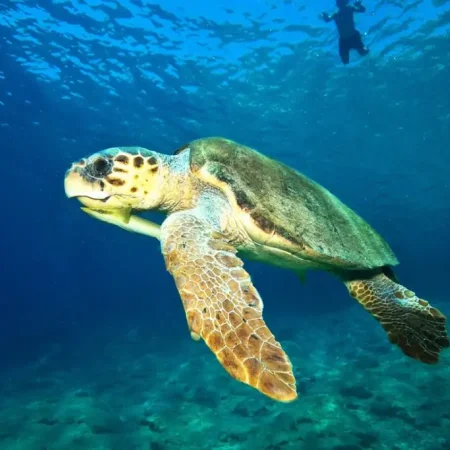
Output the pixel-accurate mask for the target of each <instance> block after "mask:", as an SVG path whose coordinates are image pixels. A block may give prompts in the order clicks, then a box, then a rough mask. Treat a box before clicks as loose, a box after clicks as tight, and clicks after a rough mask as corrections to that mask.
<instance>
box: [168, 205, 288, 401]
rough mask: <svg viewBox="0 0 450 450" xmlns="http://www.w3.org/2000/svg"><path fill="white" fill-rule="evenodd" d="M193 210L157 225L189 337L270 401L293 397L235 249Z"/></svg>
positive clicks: (279, 350) (258, 301)
mask: <svg viewBox="0 0 450 450" xmlns="http://www.w3.org/2000/svg"><path fill="white" fill-rule="evenodd" d="M202 214H203V213H199V211H194V210H191V211H184V212H178V213H174V214H172V215H171V216H169V217H168V218H167V219H166V220H165V222H163V224H162V226H161V244H162V251H163V254H164V259H165V262H166V267H167V269H168V270H169V272H170V273H171V274H172V275H173V277H174V279H175V283H176V286H177V288H178V291H179V293H180V296H181V299H182V301H183V306H184V309H185V312H186V317H187V321H188V326H189V328H190V331H191V336H192V337H193V338H194V339H196V340H198V339H200V338H202V339H203V340H204V341H205V342H206V344H207V345H208V347H209V348H210V349H211V350H212V351H213V352H214V354H215V355H216V357H217V359H218V360H219V361H220V363H221V364H222V366H223V367H224V368H225V369H226V370H227V372H228V373H229V374H230V375H231V376H232V377H233V378H235V379H237V380H239V381H242V382H244V383H246V384H248V385H250V386H252V387H254V388H256V389H258V390H259V391H261V392H262V393H264V394H265V395H267V396H269V397H271V398H273V399H274V400H278V401H282V402H289V401H292V400H294V399H295V398H296V397H297V393H296V388H295V378H294V375H293V373H292V366H291V363H290V361H289V358H288V357H287V355H286V354H285V352H284V351H283V349H282V348H281V345H280V344H279V343H278V342H277V341H276V340H275V337H274V336H273V334H272V333H271V331H270V330H269V328H268V327H267V325H266V324H265V322H264V320H263V318H262V309H263V304H262V300H261V297H260V296H259V294H258V292H257V290H256V289H255V287H254V286H253V284H252V282H251V280H250V276H249V275H248V273H247V272H246V271H245V270H244V269H243V268H242V265H243V263H242V261H241V260H240V259H239V258H238V257H237V256H236V249H235V248H234V247H232V246H230V245H229V244H227V243H226V242H225V241H224V240H223V235H221V234H220V233H218V232H215V231H214V230H213V228H212V227H211V225H210V224H209V223H208V221H207V220H206V218H205V217H204V216H203V215H202Z"/></svg>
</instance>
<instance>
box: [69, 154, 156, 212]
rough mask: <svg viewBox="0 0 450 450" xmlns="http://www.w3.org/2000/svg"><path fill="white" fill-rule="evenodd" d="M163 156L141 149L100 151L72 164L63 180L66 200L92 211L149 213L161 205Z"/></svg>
mask: <svg viewBox="0 0 450 450" xmlns="http://www.w3.org/2000/svg"><path fill="white" fill-rule="evenodd" d="M163 165H164V155H161V154H159V153H156V152H152V151H150V150H147V149H145V148H142V147H118V148H110V149H107V150H103V151H101V152H99V153H95V154H94V155H92V156H90V157H88V158H84V159H82V160H81V161H79V162H77V163H74V164H72V167H71V168H70V169H69V170H68V171H67V173H66V177H65V182H64V184H65V190H66V195H67V196H68V197H69V198H77V199H78V200H79V201H80V202H81V203H82V204H83V205H84V206H85V207H87V208H89V209H91V210H102V211H117V210H128V211H130V210H138V211H139V210H140V211H145V210H152V209H157V208H158V206H159V205H160V204H161V201H162V192H161V186H162V181H163V174H162V172H163V171H162V167H163Z"/></svg>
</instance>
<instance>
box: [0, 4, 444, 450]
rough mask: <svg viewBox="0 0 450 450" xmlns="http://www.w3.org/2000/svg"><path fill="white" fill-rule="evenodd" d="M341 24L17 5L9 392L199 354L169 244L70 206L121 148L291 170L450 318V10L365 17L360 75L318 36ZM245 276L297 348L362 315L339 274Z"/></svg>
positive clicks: (254, 15)
mask: <svg viewBox="0 0 450 450" xmlns="http://www.w3.org/2000/svg"><path fill="white" fill-rule="evenodd" d="M332 6H333V4H332V3H329V2H322V1H317V2H314V3H310V4H307V2H301V1H294V0H293V1H284V2H270V1H257V2H253V1H252V2H250V1H248V2H240V1H239V2H238V1H235V2H231V1H227V2H215V4H214V6H211V5H210V6H207V2H204V1H190V2H177V1H174V0H170V1H169V0H168V1H164V2H160V3H159V4H153V3H148V2H145V1H143V2H139V1H135V2H124V1H123V2H122V1H121V2H117V1H113V0H111V1H107V2H100V1H76V2H71V3H69V2H66V1H58V2H50V1H6V2H2V3H1V4H0V143H1V155H2V157H1V163H0V180H1V199H2V208H1V211H2V212H1V222H2V233H1V236H2V238H1V240H0V245H1V248H0V251H1V255H2V259H1V265H2V269H1V272H0V273H1V275H0V277H1V278H0V281H1V286H2V289H1V300H0V301H1V315H0V342H1V346H0V348H1V362H0V364H1V367H2V369H3V371H4V373H5V374H7V373H10V372H9V371H13V372H11V373H20V370H21V368H23V367H28V366H29V365H30V364H33V363H34V362H36V361H39V360H40V358H42V357H44V356H45V355H51V357H50V359H51V367H52V368H53V369H55V370H64V369H67V370H70V369H72V368H73V367H83V365H84V364H88V362H87V361H92V360H96V362H97V363H98V364H100V365H101V358H102V349H104V348H105V346H106V345H107V344H108V342H109V341H110V339H111V336H114V335H120V334H121V333H126V332H127V331H129V330H132V329H135V328H139V329H140V330H142V331H141V333H143V335H142V336H143V337H142V339H143V341H145V340H148V341H149V342H150V341H156V342H158V346H159V348H160V349H161V348H162V349H164V348H167V351H168V352H171V351H174V350H176V349H177V347H178V346H179V345H180V342H185V341H187V340H188V339H189V336H188V330H187V326H186V323H185V318H184V312H183V310H182V307H181V302H180V300H179V298H178V294H177V292H176V290H175V287H174V284H173V281H172V279H171V277H170V276H169V274H168V273H167V272H166V271H165V268H164V264H163V260H162V256H161V255H160V250H159V243H158V242H157V241H156V240H151V239H149V238H145V237H143V236H138V235H134V234H130V233H126V232H124V231H123V230H120V229H116V228H114V227H111V226H109V225H107V224H104V223H100V222H97V221H95V220H93V219H92V218H90V217H88V216H86V215H84V214H83V213H82V212H81V211H80V210H79V208H78V204H77V203H76V202H74V201H69V200H67V199H66V198H65V196H64V190H63V177H64V173H65V170H66V169H67V168H68V167H69V165H70V163H71V162H72V161H73V160H76V159H78V158H79V157H81V156H83V155H88V154H91V153H93V152H96V151H98V150H100V149H103V148H106V147H110V146H120V145H139V146H144V147H147V148H150V149H153V150H157V151H161V152H165V153H171V152H172V151H173V150H174V149H176V148H178V147H180V146H181V145H183V144H185V143H187V142H189V141H190V140H192V139H196V138H200V137H204V136H210V135H220V136H225V137H227V138H230V139H234V140H236V141H239V142H241V143H243V144H246V145H249V146H251V147H254V148H256V149H258V150H259V151H261V152H263V153H265V154H267V155H269V156H272V157H274V158H277V159H279V160H281V161H283V162H285V163H288V164H290V165H292V166H293V167H295V168H296V169H298V170H300V171H302V172H303V173H305V174H307V175H308V176H310V177H312V178H313V179H315V180H316V181H319V182H320V183H322V184H323V185H324V186H326V187H327V188H328V189H330V190H331V191H332V192H333V193H335V194H336V195H338V196H339V197H340V198H341V199H342V200H343V201H344V202H345V203H347V204H348V205H349V206H350V207H352V208H353V209H355V210H356V211H357V212H358V213H360V214H361V215H362V216H363V217H364V218H366V219H367V220H368V221H369V222H370V223H371V224H372V225H373V226H374V227H375V228H376V229H377V230H378V231H379V232H380V233H381V234H382V235H383V236H384V237H385V238H386V239H387V240H388V242H389V243H390V244H391V246H392V248H393V249H394V251H395V252H396V254H397V256H398V258H399V260H400V262H401V266H400V267H399V268H398V274H399V276H400V278H401V280H402V282H403V284H405V285H406V286H408V287H410V288H411V289H413V290H415V291H416V292H419V293H420V295H421V296H423V297H425V298H427V299H428V300H430V301H433V302H434V303H436V302H437V303H439V305H440V307H441V309H442V310H443V311H444V312H446V313H447V314H448V313H450V306H449V302H448V286H447V283H448V272H449V262H448V261H449V260H448V255H449V253H450V233H449V232H448V222H449V219H450V206H449V205H450V182H449V179H448V174H449V169H450V153H449V138H450V95H449V93H448V86H449V81H448V80H450V69H449V62H450V46H449V43H450V39H449V30H450V2H448V1H441V2H438V1H435V2H429V1H428V0H423V1H421V0H419V1H416V2H412V3H411V2H402V1H387V0H386V1H378V2H371V3H367V8H368V11H367V13H366V14H364V15H360V16H358V18H357V21H358V28H359V29H360V30H361V32H362V33H363V39H364V41H365V42H366V44H367V45H368V46H369V47H370V48H371V54H370V55H369V56H368V57H366V58H365V59H360V58H359V57H358V56H357V55H356V54H352V63H351V65H350V66H348V67H344V66H342V65H341V63H340V61H339V58H338V55H337V38H336V32H335V30H334V27H333V26H332V25H333V24H329V25H326V24H324V23H322V22H321V21H319V19H318V18H317V16H318V14H319V12H320V11H321V10H322V9H324V8H325V9H326V8H328V10H331V9H332ZM246 267H248V269H249V271H250V273H251V274H252V277H253V280H254V282H255V284H256V286H257V287H258V289H259V291H260V292H261V294H262V296H263V298H264V301H265V305H266V308H265V317H266V320H267V321H269V323H272V324H273V325H272V328H273V331H274V332H275V334H276V335H280V333H281V336H280V337H281V338H282V337H283V333H285V335H286V336H291V334H289V333H292V330H295V329H296V328H297V327H298V326H299V325H298V323H302V322H301V321H303V320H304V319H307V320H308V318H311V317H314V318H315V317H319V318H320V317H321V316H323V320H324V322H323V323H325V320H328V318H329V314H330V313H333V314H334V313H345V311H346V310H347V309H348V308H350V307H351V306H352V305H353V304H352V300H351V299H349V298H348V297H347V294H346V291H345V289H344V288H343V286H342V285H340V284H339V282H337V281H336V280H334V279H332V278H331V277H329V276H327V275H326V274H311V276H309V280H308V283H307V285H305V286H302V285H300V284H299V282H298V280H297V279H296V277H295V276H293V275H292V274H290V273H286V272H283V271H281V270H278V269H274V268H271V267H268V266H262V265H259V264H251V263H247V265H246ZM362 315H363V312H361V316H362ZM296 317H298V320H299V322H297V321H296V320H295V318H296ZM364 317H365V316H364ZM368 323H369V324H370V325H371V326H373V327H374V328H375V327H377V324H376V323H375V322H373V323H372V322H368ZM329 331H330V336H329V339H330V342H331V341H332V340H333V331H332V330H329ZM380 336H381V335H380ZM383 344H384V341H383ZM387 345H388V344H386V346H387ZM304 351H305V353H307V352H309V350H308V348H306V349H304ZM86 355H89V356H88V357H87V356H86ZM397 357H398V358H402V355H400V353H399V354H398V355H397ZM211 358H213V356H212V355H211ZM446 364H447V365H448V362H447V363H446ZM17 371H19V372H17ZM0 446H1V444H0ZM5 448H8V447H7V446H6V447H5ZM67 448H69V447H67ZM130 448H131V447H130ZM305 448H306V447H305ZM380 448H381V447H380ZM423 448H425V447H423ZM427 448H428V447H427ZM429 448H440V447H429ZM448 448H450V447H448Z"/></svg>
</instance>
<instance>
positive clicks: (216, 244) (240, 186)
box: [65, 138, 449, 402]
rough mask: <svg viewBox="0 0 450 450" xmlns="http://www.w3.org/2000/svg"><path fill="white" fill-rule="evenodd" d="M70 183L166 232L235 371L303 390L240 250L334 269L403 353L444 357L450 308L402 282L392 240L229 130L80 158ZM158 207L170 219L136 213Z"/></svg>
mask: <svg viewBox="0 0 450 450" xmlns="http://www.w3.org/2000/svg"><path fill="white" fill-rule="evenodd" d="M65 190H66V194H67V196H68V197H69V198H77V199H78V200H79V201H80V202H81V203H82V204H83V205H84V208H83V210H84V211H86V212H87V213H89V214H90V215H92V216H94V217H96V218H98V219H100V220H103V221H106V222H109V223H112V224H115V225H118V226H120V227H122V228H124V229H126V230H129V231H134V232H138V233H142V234H146V235H149V236H153V237H156V238H158V239H159V240H160V241H161V249H162V253H163V255H164V260H165V264H166V267H167V270H168V271H169V272H170V273H171V274H172V275H173V277H174V279H175V283H176V286H177V288H178V291H179V294H180V296H181V299H182V302H183V306H184V309H185V312H186V317H187V322H188V326H189V328H190V331H191V336H192V337H193V338H194V339H200V338H202V339H203V340H204V341H205V342H206V344H207V345H208V347H209V348H210V349H211V350H212V351H213V352H214V353H215V354H216V356H217V359H218V360H219V361H220V363H221V364H222V365H223V367H224V368H225V369H226V370H227V371H228V372H229V373H230V374H231V376H232V377H234V378H235V379H237V380H239V381H242V382H244V383H247V384H249V385H250V386H252V387H254V388H256V389H258V390H259V391H261V392H262V393H264V394H266V395H267V396H269V397H271V398H273V399H275V400H278V401H285V402H287V401H291V400H294V399H295V398H296V397H297V392H296V386H295V378H294V375H293V372H292V366H291V363H290V361H289V358H288V356H287V355H286V354H285V353H284V351H283V349H282V347H281V345H280V344H279V343H278V342H277V341H276V340H275V338H274V335H273V334H272V333H271V331H270V330H269V329H268V327H267V325H266V324H265V322H264V320H263V318H262V310H263V303H262V300H261V297H260V296H259V294H258V291H257V290H256V289H255V287H254V286H253V284H252V282H251V279H250V276H249V275H248V273H247V272H246V271H245V270H244V268H243V262H242V260H241V259H240V256H242V257H246V258H249V259H254V260H259V261H263V262H266V263H268V264H273V265H277V266H281V267H284V268H286V269H290V270H293V271H294V272H296V273H297V274H299V275H300V276H303V274H304V273H305V271H306V270H310V269H321V270H326V271H328V272H330V273H332V274H334V275H335V276H337V277H339V278H340V279H341V280H342V281H343V283H344V284H345V285H346V286H347V289H348V291H349V292H350V295H351V296H352V297H354V298H355V299H356V300H357V301H358V302H359V303H360V304H361V305H362V306H363V307H364V308H365V309H366V310H367V311H368V312H369V313H371V314H372V315H373V317H375V318H376V319H377V320H378V321H379V322H380V323H381V325H382V326H383V328H384V330H385V331H386V332H387V334H388V337H389V339H390V341H391V342H392V343H394V344H397V345H398V346H399V347H400V348H401V349H402V350H403V352H404V353H405V354H406V355H408V356H410V357H412V358H415V359H417V360H419V361H422V362H424V363H436V362H437V361H438V359H439V352H440V350H442V349H443V348H444V347H448V346H449V339H448V335H447V331H446V318H445V316H444V315H443V314H442V313H441V312H440V311H438V310H437V309H435V308H433V307H431V306H430V305H429V304H428V302H426V301H425V300H422V299H420V298H419V297H417V296H416V295H415V294H414V292H412V291H410V290H408V289H406V288H405V287H403V286H402V285H400V284H399V283H398V281H397V279H396V278H395V275H394V272H393V270H392V269H391V266H393V265H396V264H397V263H398V262H397V259H396V258H395V256H394V254H393V253H392V251H391V249H390V248H389V246H388V244H387V243H386V242H385V241H384V240H383V239H382V238H381V236H379V235H378V234H377V233H376V232H375V231H374V230H373V229H372V228H371V227H370V225H368V224H367V223H366V222H365V221H364V220H363V219H362V218H361V217H359V216H358V215H357V214H356V213H355V212H353V211H352V210H351V209H349V208H348V207H347V206H345V205H344V204H343V203H341V202H340V201H339V200H338V199H337V198H336V197H335V196H333V195H332V194H331V193H330V192H329V191H327V190H326V189H324V188H323V187H321V186H320V185H318V184H316V183H315V182H313V181H311V180H310V179H308V178H307V177H305V176H304V175H302V174H300V173H299V172H297V171H295V170H293V169H291V168H290V167H288V166H286V165H283V164H281V163H280V162H277V161H275V160H273V159H270V158H268V157H266V156H264V155H262V154H261V153H258V152H256V151H255V150H253V149H251V148H249V147H246V146H243V145H240V144H238V143H236V142H233V141H230V140H227V139H223V138H205V139H199V140H196V141H194V142H191V143H190V144H189V145H186V146H184V147H182V148H181V149H179V150H177V151H176V152H175V154H174V155H172V156H169V155H164V154H160V153H156V152H154V151H150V150H147V149H145V148H141V147H118V148H110V149H107V150H104V151H102V152H99V153H96V154H94V155H92V156H90V157H88V158H86V159H82V160H81V161H79V162H77V163H74V164H73V165H72V167H71V168H70V170H69V171H68V172H67V174H66V178H65ZM150 210H155V211H160V212H163V213H165V214H167V215H168V217H167V218H166V219H165V220H164V222H163V223H162V225H161V226H159V225H157V224H155V223H152V222H150V221H148V220H145V219H143V218H139V217H138V216H136V215H133V214H131V213H132V212H139V211H150Z"/></svg>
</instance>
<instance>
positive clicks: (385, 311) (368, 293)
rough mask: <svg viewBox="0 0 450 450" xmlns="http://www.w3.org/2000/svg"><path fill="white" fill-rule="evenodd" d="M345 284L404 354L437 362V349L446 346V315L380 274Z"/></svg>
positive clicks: (447, 344)
mask: <svg viewBox="0 0 450 450" xmlns="http://www.w3.org/2000/svg"><path fill="white" fill-rule="evenodd" d="M345 284H346V286H347V288H348V290H349V292H350V295H351V296H352V297H354V298H355V299H356V300H358V302H359V303H360V304H361V305H362V306H363V307H364V308H365V309H366V310H367V311H369V312H370V313H371V314H372V315H373V316H374V317H375V318H376V319H377V320H378V321H379V322H380V323H381V325H382V326H383V328H384V329H385V331H386V332H387V334H388V337H389V340H390V341H391V342H392V343H393V344H397V345H398V346H399V347H400V348H401V349H402V350H403V352H404V353H405V354H406V355H408V356H410V357H412V358H414V359H417V360H419V361H422V362H424V363H428V364H433V363H437V362H438V360H439V352H440V351H441V350H442V349H443V348H445V347H448V346H449V339H448V335H447V330H446V328H445V323H446V318H445V316H444V315H443V314H442V313H441V312H440V311H439V310H437V309H436V308H433V307H432V306H430V305H429V303H428V302H427V301H425V300H422V299H419V298H418V297H417V296H416V295H415V294H414V292H411V291H409V290H408V289H406V288H405V287H403V286H401V285H400V284H398V283H396V282H394V281H392V280H391V279H389V278H388V277H387V276H386V275H384V274H378V275H375V276H372V277H369V278H367V279H359V280H352V281H345Z"/></svg>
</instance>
